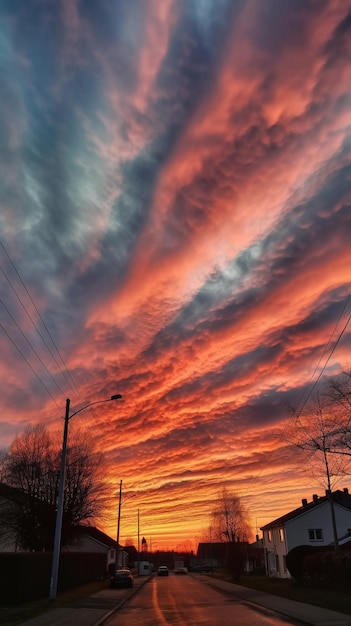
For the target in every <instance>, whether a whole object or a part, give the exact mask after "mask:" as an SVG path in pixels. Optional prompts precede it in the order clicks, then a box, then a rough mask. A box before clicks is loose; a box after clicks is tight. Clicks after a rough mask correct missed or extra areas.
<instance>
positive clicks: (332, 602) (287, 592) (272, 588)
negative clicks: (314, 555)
mask: <svg viewBox="0 0 351 626" xmlns="http://www.w3.org/2000/svg"><path fill="white" fill-rule="evenodd" d="M214 576H215V577H217V578H222V579H223V580H227V581H230V582H233V583H236V584H238V585H243V586H244V587H250V588H251V589H258V590H259V591H264V592H266V593H271V594H273V595H276V596H281V597H283V598H289V599H290V600H297V601H298V602H306V603H308V604H314V605H315V606H321V607H323V608H324V609H330V610H332V611H339V612H341V613H346V614H347V615H351V597H350V593H349V592H348V591H345V590H344V591H337V590H335V589H312V588H309V587H301V586H300V585H298V584H297V583H296V582H295V581H293V580H290V579H284V578H267V577H266V576H251V575H243V576H241V578H240V580H239V581H236V580H233V578H232V577H231V576H230V574H226V573H224V572H215V574H214Z"/></svg>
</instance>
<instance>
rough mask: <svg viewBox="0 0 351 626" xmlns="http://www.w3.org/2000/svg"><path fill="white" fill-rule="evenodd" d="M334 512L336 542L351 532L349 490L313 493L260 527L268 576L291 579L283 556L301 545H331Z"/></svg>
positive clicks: (350, 498)
mask: <svg viewBox="0 0 351 626" xmlns="http://www.w3.org/2000/svg"><path fill="white" fill-rule="evenodd" d="M333 512H334V518H335V527H336V533H337V537H338V542H340V543H341V542H343V541H344V540H345V538H346V537H348V536H350V535H351V495H350V494H349V491H348V489H346V488H345V489H344V490H343V491H340V490H336V491H333V492H332V493H329V494H328V492H326V494H325V495H324V496H318V495H317V494H314V495H313V496H312V500H311V501H310V502H308V500H307V499H305V498H304V499H303V500H302V505H301V506H300V507H299V508H297V509H294V510H293V511H290V512H289V513H286V514H285V515H282V516H281V517H279V518H277V519H275V520H273V521H272V522H270V523H269V524H265V525H264V526H262V527H261V530H262V533H263V547H264V554H265V567H266V574H267V576H271V577H275V578H290V577H291V576H290V573H289V571H288V569H287V567H286V555H287V554H288V552H289V551H290V550H292V549H293V548H295V547H296V546H300V545H309V546H326V545H333V544H334V532H333V521H332V518H333Z"/></svg>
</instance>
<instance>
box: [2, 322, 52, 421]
mask: <svg viewBox="0 0 351 626" xmlns="http://www.w3.org/2000/svg"><path fill="white" fill-rule="evenodd" d="M0 327H1V328H2V330H3V332H4V333H5V335H6V337H7V338H8V339H9V341H10V342H11V343H12V345H13V346H14V347H15V348H16V350H17V351H18V352H19V354H20V355H21V357H22V359H23V360H24V361H25V363H27V365H28V367H29V369H30V370H31V371H32V372H33V374H34V376H36V378H37V379H38V380H39V382H40V384H41V385H42V386H43V387H44V389H45V391H47V392H48V394H49V396H50V397H51V398H52V400H53V401H54V403H55V405H56V407H57V409H58V410H59V411H61V409H60V407H59V406H58V404H57V402H56V400H55V398H54V396H53V395H52V393H51V391H50V389H48V388H47V386H46V385H45V383H44V382H43V381H42V379H41V378H40V376H39V375H38V374H37V373H36V371H35V370H34V369H33V367H32V366H31V364H30V363H29V361H28V360H27V359H26V357H25V356H24V354H23V352H22V351H21V350H20V348H19V347H18V346H17V344H16V342H15V341H14V340H13V339H12V337H11V336H10V335H9V333H8V332H7V330H6V328H4V326H3V325H2V324H0Z"/></svg>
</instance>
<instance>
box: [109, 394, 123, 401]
mask: <svg viewBox="0 0 351 626" xmlns="http://www.w3.org/2000/svg"><path fill="white" fill-rule="evenodd" d="M121 398H122V396H121V394H120V393H116V394H115V395H114V396H111V398H110V400H120V399H121Z"/></svg>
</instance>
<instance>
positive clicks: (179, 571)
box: [174, 566, 188, 574]
mask: <svg viewBox="0 0 351 626" xmlns="http://www.w3.org/2000/svg"><path fill="white" fill-rule="evenodd" d="M174 573H175V574H187V573H188V568H187V567H180V566H179V567H175V568H174Z"/></svg>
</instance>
